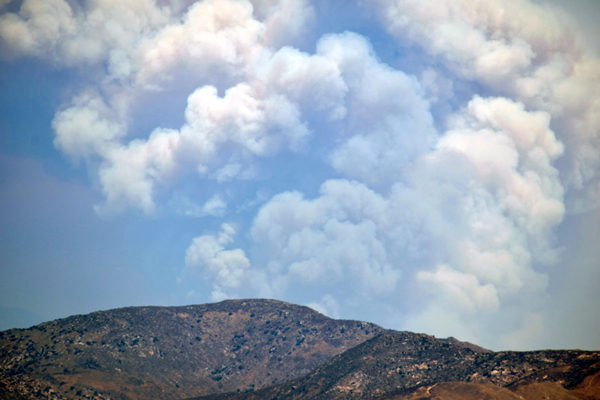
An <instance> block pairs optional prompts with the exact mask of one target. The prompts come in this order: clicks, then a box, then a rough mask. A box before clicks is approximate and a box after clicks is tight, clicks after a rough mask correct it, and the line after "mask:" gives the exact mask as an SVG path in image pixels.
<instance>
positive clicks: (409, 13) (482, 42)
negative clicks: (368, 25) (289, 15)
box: [370, 0, 600, 211]
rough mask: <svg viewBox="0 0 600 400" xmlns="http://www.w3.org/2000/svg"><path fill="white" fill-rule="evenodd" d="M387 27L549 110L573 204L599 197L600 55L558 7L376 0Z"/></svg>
mask: <svg viewBox="0 0 600 400" xmlns="http://www.w3.org/2000/svg"><path fill="white" fill-rule="evenodd" d="M370 3H372V4H373V5H374V6H375V7H376V8H377V9H378V11H379V13H380V15H381V17H382V20H383V22H384V24H385V26H386V28H387V29H388V31H389V32H390V33H391V34H392V35H394V36H395V37H396V38H397V39H398V40H399V41H401V42H402V43H417V44H419V45H420V46H421V47H422V48H423V49H424V51H425V52H427V53H429V54H431V55H433V56H434V57H436V58H438V59H439V60H440V61H441V62H443V63H444V64H445V65H446V66H447V67H448V68H449V69H451V70H452V71H453V72H454V73H456V74H457V75H458V76H459V77H462V78H463V79H467V80H475V81H478V82H480V83H482V84H484V85H487V86H488V87H489V88H491V89H493V90H494V91H496V92H497V93H499V94H501V95H506V96H509V97H511V98H514V99H516V100H519V101H522V102H523V103H525V105H526V106H527V107H530V108H532V109H538V110H543V111H546V112H548V113H550V114H551V115H552V125H553V127H554V129H555V130H556V133H557V135H558V138H559V139H560V140H561V141H562V142H564V143H565V144H566V151H565V157H564V160H563V161H562V162H563V163H565V164H567V168H566V169H565V172H566V179H565V181H564V183H565V185H566V187H567V188H568V189H569V190H570V192H569V193H568V194H567V196H568V200H569V205H570V206H571V209H572V210H573V211H582V210H585V209H588V208H589V207H596V206H597V205H598V204H599V201H600V152H598V151H597V149H598V148H599V147H600V135H599V134H598V131H599V130H600V117H599V116H600V96H598V93H599V91H600V72H599V71H600V61H599V60H597V59H593V58H591V57H590V56H588V55H587V54H586V53H585V51H584V50H583V49H582V48H581V46H580V45H579V42H578V40H577V32H576V30H575V29H573V28H572V25H573V24H572V23H570V20H569V19H568V17H567V16H566V15H564V13H561V12H560V10H557V9H553V8H550V7H548V6H543V5H535V4H532V3H530V2H528V1H525V0H510V1H504V0H494V1H487V0H486V1H484V0H476V1H467V0H459V1H455V0H444V1H433V0H427V1H416V0H400V1H389V0H373V1H371V2H370Z"/></svg>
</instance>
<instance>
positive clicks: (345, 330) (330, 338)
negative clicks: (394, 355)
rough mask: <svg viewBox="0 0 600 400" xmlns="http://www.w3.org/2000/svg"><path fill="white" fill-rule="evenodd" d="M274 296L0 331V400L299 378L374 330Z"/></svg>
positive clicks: (205, 389) (176, 390) (170, 392)
mask: <svg viewBox="0 0 600 400" xmlns="http://www.w3.org/2000/svg"><path fill="white" fill-rule="evenodd" d="M383 331H384V330H383V329H382V328H381V327H379V326H377V325H374V324H370V323H364V322H357V321H343V320H333V319H330V318H327V317H325V316H323V315H321V314H319V313H317V312H316V311H314V310H312V309H310V308H308V307H302V306H297V305H294V304H290V303H284V302H279V301H273V300H230V301H224V302H221V303H217V304H205V305H195V306H187V307H132V308H122V309H116V310H110V311H100V312H95V313H92V314H88V315H78V316H73V317H69V318H65V319H60V320H56V321H52V322H48V323H44V324H41V325H38V326H35V327H33V328H30V329H26V330H25V329H12V330H9V331H5V332H1V333H0V399H3V398H7V399H8V398H20V397H19V396H23V398H44V399H46V398H53V399H57V398H66V399H74V398H77V399H79V398H91V399H108V398H111V399H174V398H184V397H192V396H199V395H204V394H209V393H219V392H227V391H235V390H237V389H240V390H248V389H254V388H256V389H258V388H261V387H264V386H268V385H272V384H276V383H279V382H282V381H286V380H289V379H293V378H296V377H298V376H301V375H304V374H306V373H308V372H309V371H311V370H312V369H314V368H315V367H317V366H319V365H321V364H323V363H324V362H326V361H327V360H329V359H330V358H331V357H333V356H334V355H336V354H339V353H341V352H343V351H344V350H347V349H349V348H351V347H354V346H356V345H357V344H359V343H361V342H363V341H365V340H367V339H369V338H372V337H374V336H376V335H379V334H380V333H382V332H383Z"/></svg>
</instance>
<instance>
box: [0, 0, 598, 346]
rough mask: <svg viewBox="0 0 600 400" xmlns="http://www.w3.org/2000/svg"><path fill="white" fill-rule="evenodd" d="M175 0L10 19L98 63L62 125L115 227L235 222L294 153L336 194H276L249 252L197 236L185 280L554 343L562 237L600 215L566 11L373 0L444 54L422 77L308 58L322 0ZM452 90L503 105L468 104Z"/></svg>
mask: <svg viewBox="0 0 600 400" xmlns="http://www.w3.org/2000/svg"><path fill="white" fill-rule="evenodd" d="M159 4H162V3H155V2H152V1H150V0H142V1H136V2H124V3H123V2H121V3H118V2H114V1H112V0H101V1H97V2H94V3H89V4H87V3H86V5H84V6H81V7H80V8H77V7H75V6H73V5H71V3H67V2H65V1H63V0H52V1H41V0H25V1H24V2H23V5H22V7H21V10H20V11H19V12H18V13H16V14H15V13H5V14H3V15H2V16H0V50H2V54H3V55H5V56H6V57H9V58H10V57H13V58H14V57H19V56H34V57H38V58H40V59H43V60H47V61H49V62H51V63H53V64H55V65H57V66H59V67H72V66H78V67H80V68H89V69H90V70H92V71H94V74H95V75H94V76H95V77H96V78H95V79H93V80H91V81H90V82H89V85H88V86H87V87H86V88H85V89H84V90H82V91H81V92H80V93H78V94H76V95H75V96H73V98H72V99H71V100H70V102H69V103H68V104H65V105H64V106H63V107H61V108H60V109H59V110H58V111H57V113H56V116H55V118H54V121H53V128H54V131H55V146H56V148H57V149H59V150H60V151H61V152H63V153H64V154H66V155H68V156H69V157H71V158H72V159H74V160H83V161H84V162H85V163H87V165H88V167H89V168H90V170H91V171H92V176H93V178H94V179H96V180H97V183H98V185H99V187H100V188H101V190H102V192H103V194H104V199H105V200H104V202H103V203H102V204H100V205H98V208H97V211H98V212H99V213H102V214H111V213H115V212H122V211H124V210H126V209H128V208H137V209H140V210H142V211H143V212H145V213H146V214H152V213H155V212H156V209H157V202H160V198H161V196H158V193H163V194H164V193H165V192H167V193H168V192H170V191H171V190H174V191H175V192H174V194H173V195H171V196H166V197H167V198H170V199H171V200H170V201H169V203H168V205H169V206H170V207H172V208H174V209H175V212H176V213H178V214H180V215H185V216H190V217H198V218H200V217H206V216H211V217H215V218H225V217H228V213H229V212H231V209H230V207H228V204H227V203H226V202H225V201H224V200H223V197H221V195H219V194H218V193H223V191H221V190H220V189H219V190H216V191H215V192H210V190H212V189H210V190H209V189H208V188H209V187H210V188H215V187H218V188H220V187H225V186H226V185H228V184H231V182H232V181H235V180H238V181H252V180H254V181H261V182H265V181H267V179H266V178H265V175H261V171H263V170H261V168H268V167H269V165H270V166H271V168H272V164H269V163H268V160H275V161H272V163H273V164H276V162H282V160H285V158H286V157H288V156H289V157H292V156H293V157H296V159H297V160H301V162H303V163H304V164H303V167H302V168H301V170H299V171H294V173H295V174H297V175H298V176H299V175H301V174H311V171H314V169H316V168H319V166H315V164H316V163H315V160H317V159H318V160H319V162H325V163H327V164H328V165H327V167H328V168H329V170H328V171H329V172H327V173H328V174H329V175H328V176H326V177H325V178H323V179H322V180H321V181H319V183H321V185H320V190H319V193H318V195H316V196H314V197H312V198H310V197H309V196H308V195H306V194H304V193H301V192H299V191H294V190H289V191H284V192H283V193H279V194H277V195H275V196H272V197H271V198H270V199H268V201H266V203H265V204H264V205H263V206H262V208H261V209H260V210H259V211H258V213H257V214H256V215H255V217H254V220H253V222H252V223H251V224H250V225H251V228H250V229H249V232H248V233H249V235H244V237H245V238H247V239H249V240H251V244H250V245H248V246H247V248H246V251H247V254H248V256H247V255H246V251H245V250H243V249H242V248H237V249H230V250H228V249H227V247H228V246H230V245H232V244H233V243H234V237H235V236H236V234H237V232H236V230H235V229H234V228H233V227H232V226H231V225H229V224H223V225H222V227H221V231H220V232H219V233H217V234H207V235H204V236H200V237H197V238H195V239H193V241H192V243H191V245H190V246H189V247H188V249H187V252H186V257H185V261H186V270H185V273H184V275H185V274H188V273H189V274H193V273H194V271H201V275H202V276H204V277H205V278H206V279H208V280H211V281H212V282H213V286H212V290H213V292H212V295H211V299H212V300H220V299H223V298H226V297H236V296H238V295H247V296H256V295H259V296H269V297H278V298H283V299H290V300H293V301H297V302H301V303H303V304H309V305H311V306H312V307H314V308H316V309H319V310H321V311H323V312H326V313H329V314H330V315H335V316H337V315H340V316H344V315H345V313H348V312H350V311H349V310H352V309H355V308H356V307H357V305H360V304H375V303H377V304H385V305H386V308H385V310H386V311H385V312H381V313H380V314H378V315H377V316H376V318H379V321H377V322H381V323H383V322H384V321H395V324H396V326H394V327H398V328H403V329H415V330H426V331H428V333H435V334H442V335H445V334H447V335H454V336H459V335H460V336H461V338H462V339H469V340H473V341H476V342H478V343H480V344H483V345H488V346H491V347H499V346H503V345H507V344H508V345H510V346H513V347H514V346H516V345H519V346H520V347H526V346H527V343H525V341H527V340H534V339H535V335H537V334H538V333H539V332H541V331H543V330H544V329H545V326H544V319H543V317H542V313H541V312H540V308H541V307H542V305H543V301H544V298H545V295H546V290H547V286H548V280H549V276H548V274H547V272H546V268H547V266H548V265H554V264H556V262H557V260H559V250H560V249H559V248H557V245H556V242H555V231H556V229H557V227H558V226H559V225H560V224H561V222H562V220H563V218H564V216H565V214H566V212H567V211H582V210H585V209H587V208H590V207H595V206H597V205H598V204H600V203H599V201H600V151H599V148H600V134H599V130H600V95H599V93H600V92H599V90H598V89H599V88H600V85H599V83H600V62H599V61H598V60H595V59H592V58H590V57H589V56H587V55H586V54H585V51H583V50H582V48H581V47H580V46H579V44H578V39H577V34H576V32H575V30H574V29H573V28H572V26H571V22H570V21H569V19H568V17H567V16H566V15H564V14H563V13H561V12H560V11H558V10H556V9H552V8H549V7H545V6H538V5H534V4H531V3H530V2H527V1H525V0H502V1H501V0H493V1H487V0H486V1H483V0H468V1H467V0H443V1H439V0H436V1H433V0H427V1H417V0H395V1H391V0H371V1H366V2H364V4H367V5H368V6H369V7H372V8H374V9H375V10H376V11H377V12H378V13H379V16H380V18H381V21H383V25H384V27H385V29H386V30H387V31H388V32H389V33H390V35H392V36H393V37H394V38H395V39H396V40H397V41H398V43H399V44H400V46H405V48H404V49H403V51H406V52H409V51H411V48H410V47H416V48H418V50H417V52H419V51H420V52H422V53H423V54H425V55H426V57H423V59H429V60H433V61H434V62H432V63H431V65H428V68H427V69H426V70H425V71H422V73H421V75H420V76H419V77H418V78H417V77H414V76H411V75H409V74H407V73H405V72H403V71H400V70H397V69H394V68H393V67H392V66H390V65H388V64H385V63H384V62H382V61H381V60H380V59H379V58H378V56H377V54H376V52H375V50H374V49H373V47H372V46H371V44H370V43H369V40H368V39H367V38H365V37H363V36H361V35H358V34H356V33H352V32H344V33H341V34H328V35H325V36H323V37H321V38H320V39H319V40H318V41H317V43H316V46H315V50H314V52H312V53H310V52H308V51H300V50H298V49H297V48H295V47H294V45H296V44H297V43H301V42H302V41H303V40H304V39H305V38H304V36H306V35H305V33H306V32H307V30H308V29H309V28H310V27H311V26H312V24H314V23H315V21H316V20H317V19H318V18H317V17H318V16H317V15H316V14H315V13H316V11H315V8H313V6H312V5H311V4H310V2H309V1H308V0H280V1H277V0H255V1H252V2H250V1H245V0H239V1H234V0H204V1H198V2H194V1H179V2H173V3H171V4H170V5H164V6H162V5H159ZM98 76H100V77H99V78H98ZM453 81H454V82H453ZM455 82H456V83H457V85H456V86H461V87H464V85H465V82H466V84H467V85H468V84H471V83H473V87H475V84H477V85H481V87H484V88H485V90H486V92H487V93H486V95H485V97H482V96H479V95H474V96H471V95H469V97H470V98H468V99H466V100H464V101H463V99H461V96H453V94H454V93H453V90H454V86H455V85H454V83H455ZM169 91H175V92H177V93H178V94H179V95H182V96H185V97H187V101H186V103H185V104H186V108H185V110H180V112H181V115H182V116H183V118H182V121H183V122H179V123H178V124H177V125H175V128H172V127H168V126H162V125H161V126H157V127H156V128H155V129H150V130H149V131H145V132H142V133H139V132H137V131H136V130H135V129H134V128H135V127H136V126H137V124H136V122H137V121H135V120H134V116H135V115H139V114H143V113H141V112H140V109H139V108H140V107H142V106H141V105H140V104H143V103H144V101H146V102H157V101H162V100H161V94H162V93H167V92H169ZM149 99H150V100H149ZM450 99H451V100H452V101H453V102H450ZM444 101H445V102H447V103H448V104H449V105H448V108H450V107H452V109H451V110H450V109H449V110H446V111H447V112H446V114H444V115H440V116H439V117H440V119H439V120H438V121H434V118H433V116H432V112H431V110H430V107H431V105H432V104H434V103H436V102H444ZM436 116H437V114H436ZM435 127H438V130H439V131H440V132H438V131H436V128H435ZM278 157H279V158H278ZM319 165H321V164H319ZM275 168H277V167H275ZM263 172H264V171H263ZM190 176H192V177H193V178H192V179H195V180H196V181H200V182H201V183H202V184H204V183H206V185H203V186H202V188H203V189H202V194H201V195H199V196H197V197H194V198H201V199H204V200H202V202H200V203H199V204H196V203H195V202H194V201H192V200H191V199H190V198H189V197H187V195H184V194H183V192H178V191H177V190H178V188H177V185H178V183H179V182H180V181H183V180H186V179H190ZM208 182H210V185H209V184H208ZM219 185H222V186H219ZM204 188H206V189H204ZM204 191H206V193H205V192H204ZM253 195H254V193H253ZM163 197H164V196H163ZM263 197H264V196H263ZM229 199H230V198H228V201H229ZM263 201H264V199H263V200H261V202H263ZM252 204H257V203H256V202H253V203H252ZM252 207H254V205H253V206H252ZM251 261H252V262H251ZM415 293H417V297H418V298H419V300H422V302H421V303H420V304H418V305H415V306H414V307H408V306H406V304H410V303H411V301H412V300H411V298H410V296H414V295H415ZM390 310H391V311H390ZM358 317H361V318H364V319H369V318H371V315H361V316H358ZM518 341H522V342H523V343H520V344H519V343H518Z"/></svg>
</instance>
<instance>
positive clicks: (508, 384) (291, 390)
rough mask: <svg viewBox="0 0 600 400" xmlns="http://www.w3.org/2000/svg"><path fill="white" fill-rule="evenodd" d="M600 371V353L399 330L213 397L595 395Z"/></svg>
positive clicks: (333, 399) (231, 399)
mask: <svg viewBox="0 0 600 400" xmlns="http://www.w3.org/2000/svg"><path fill="white" fill-rule="evenodd" d="M599 371H600V352H585V351H578V350H563V351H535V352H499V353H481V352H480V353H477V352H474V351H472V350H470V349H467V348H465V347H460V346H456V345H453V344H450V343H448V342H447V341H443V340H439V339H436V338H434V337H432V336H428V335H423V334H415V333H410V332H398V333H388V334H384V335H381V336H379V337H376V338H373V339H370V340H368V341H367V342H365V343H363V344H360V345H358V346H356V347H355V348H352V349H350V350H348V351H346V352H344V353H343V354H340V355H338V356H336V357H334V358H333V359H332V360H331V361H329V362H327V363H326V364H324V365H322V366H320V367H318V368H317V369H316V370H314V371H313V372H311V373H310V374H308V375H306V376H304V377H302V378H299V379H296V380H294V381H292V382H287V383H283V384H280V385H276V386H273V387H270V388H265V389H262V390H259V391H256V392H249V393H230V394H225V395H219V396H211V397H207V398H206V399H205V400H208V399H212V400H234V399H235V400H242V399H243V400H258V399H261V400H269V399H271V400H275V399H278V400H297V399H311V400H312V399H314V400H318V399H323V400H325V399H331V400H336V399H339V400H341V399H382V400H383V399H405V398H406V399H429V398H439V399H471V398H501V399H502V398H506V399H511V398H515V396H513V394H512V393H514V394H516V395H517V397H518V396H523V397H524V398H526V399H537V398H540V399H541V398H542V397H535V396H544V393H545V392H544V391H548V393H547V395H549V396H550V397H549V398H555V397H554V396H555V395H559V396H563V395H565V394H568V395H569V396H575V397H574V398H580V399H588V397H585V395H584V394H583V392H582V391H583V390H587V391H588V392H587V393H589V394H590V397H589V398H596V399H598V398H600V397H593V396H591V394H592V393H593V391H594V390H597V389H596V388H595V385H596V383H597V381H596V380H593V379H597V375H596V374H597V373H598V372H599ZM448 382H455V383H452V384H450V383H448ZM442 383H444V384H443V385H441V384H442ZM446 383H447V384H446ZM467 383H468V384H467ZM438 384H439V385H438ZM490 385H492V386H490ZM586 385H587V386H586ZM429 389H431V391H429V392H428V391H427V390H429ZM433 389H435V390H433ZM500 389H502V390H500ZM423 390H425V392H423ZM587 393H586V394H587ZM415 396H416V397H415ZM546 398H548V397H546ZM564 398H565V399H568V398H569V397H564Z"/></svg>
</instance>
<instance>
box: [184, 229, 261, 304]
mask: <svg viewBox="0 0 600 400" xmlns="http://www.w3.org/2000/svg"><path fill="white" fill-rule="evenodd" d="M235 235H236V231H235V229H234V228H233V226H231V225H229V224H223V225H221V232H219V234H218V235H204V236H199V237H197V238H195V239H194V240H193V241H192V244H191V245H190V246H189V247H188V249H187V250H186V253H185V265H186V268H187V270H188V271H191V272H193V271H194V270H201V272H202V273H203V274H204V275H205V276H207V277H208V278H210V279H212V280H214V284H213V292H212V294H211V300H212V301H221V300H224V299H225V298H229V297H232V296H231V295H230V294H227V293H226V291H227V290H230V289H237V288H239V287H240V286H241V285H242V281H243V279H244V273H245V270H247V269H248V268H249V267H250V261H249V260H248V258H247V257H246V254H245V253H244V251H243V250H241V249H234V250H225V246H227V245H229V244H231V243H233V241H234V237H235Z"/></svg>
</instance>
